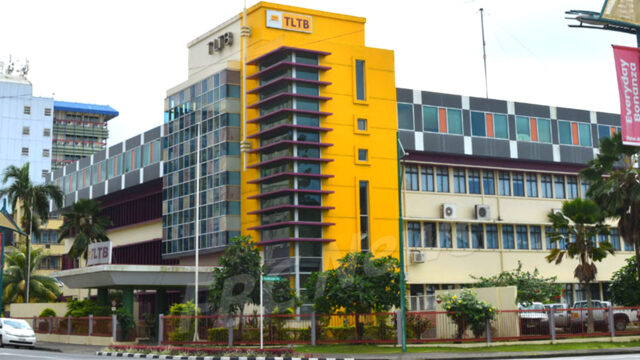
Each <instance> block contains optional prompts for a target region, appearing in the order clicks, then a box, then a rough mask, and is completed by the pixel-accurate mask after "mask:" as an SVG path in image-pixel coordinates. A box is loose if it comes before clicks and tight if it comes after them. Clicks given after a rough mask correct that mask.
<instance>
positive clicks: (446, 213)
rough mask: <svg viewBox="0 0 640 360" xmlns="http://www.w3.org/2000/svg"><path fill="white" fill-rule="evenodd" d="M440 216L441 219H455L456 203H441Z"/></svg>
mask: <svg viewBox="0 0 640 360" xmlns="http://www.w3.org/2000/svg"><path fill="white" fill-rule="evenodd" d="M442 218H443V219H455V218H456V205H455V204H442Z"/></svg>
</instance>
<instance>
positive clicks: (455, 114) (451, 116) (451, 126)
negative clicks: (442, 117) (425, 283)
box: [447, 109, 462, 135]
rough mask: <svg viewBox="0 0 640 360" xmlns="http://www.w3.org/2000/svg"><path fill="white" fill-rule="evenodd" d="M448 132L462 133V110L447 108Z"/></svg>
mask: <svg viewBox="0 0 640 360" xmlns="http://www.w3.org/2000/svg"><path fill="white" fill-rule="evenodd" d="M447 132H448V133H449V134H458V135H462V111H460V110H458V109H447Z"/></svg>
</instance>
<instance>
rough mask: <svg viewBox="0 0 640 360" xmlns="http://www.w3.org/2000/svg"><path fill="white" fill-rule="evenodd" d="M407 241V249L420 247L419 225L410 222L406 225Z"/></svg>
mask: <svg viewBox="0 0 640 360" xmlns="http://www.w3.org/2000/svg"><path fill="white" fill-rule="evenodd" d="M407 239H408V242H409V247H422V244H421V241H420V223H419V222H413V221H410V222H409V223H407Z"/></svg>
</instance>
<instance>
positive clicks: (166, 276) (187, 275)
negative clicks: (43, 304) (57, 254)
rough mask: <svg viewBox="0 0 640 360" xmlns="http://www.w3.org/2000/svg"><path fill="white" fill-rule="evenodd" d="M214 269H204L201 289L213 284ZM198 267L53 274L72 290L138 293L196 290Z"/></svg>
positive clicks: (122, 267)
mask: <svg viewBox="0 0 640 360" xmlns="http://www.w3.org/2000/svg"><path fill="white" fill-rule="evenodd" d="M214 269H215V267H213V266H201V267H200V269H199V274H198V283H199V284H198V285H199V286H208V285H209V284H211V282H212V281H213V270H214ZM194 271H195V266H167V265H97V266H90V267H84V268H78V269H69V270H63V271H58V272H54V273H52V274H51V276H52V277H56V278H58V279H60V281H62V282H63V283H64V284H65V285H66V286H67V287H69V288H72V289H89V288H112V289H116V288H119V287H135V288H136V289H145V288H154V289H156V288H163V287H167V288H170V287H184V286H193V285H194V280H195V279H194V278H195V274H194Z"/></svg>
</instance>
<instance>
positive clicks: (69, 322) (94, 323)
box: [18, 315, 117, 339]
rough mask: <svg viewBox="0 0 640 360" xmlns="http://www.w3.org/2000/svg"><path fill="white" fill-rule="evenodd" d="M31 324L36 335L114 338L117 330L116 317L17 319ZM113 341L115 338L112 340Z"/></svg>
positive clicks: (35, 317)
mask: <svg viewBox="0 0 640 360" xmlns="http://www.w3.org/2000/svg"><path fill="white" fill-rule="evenodd" d="M18 319H24V320H26V321H28V322H30V323H31V327H32V328H33V330H34V331H35V332H36V334H56V335H78V336H111V337H115V335H116V331H114V329H117V319H116V316H115V315H113V316H93V315H90V316H85V317H72V316H65V317H56V316H48V317H37V316H34V317H29V318H24V317H23V318H18ZM114 339H115V338H114Z"/></svg>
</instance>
